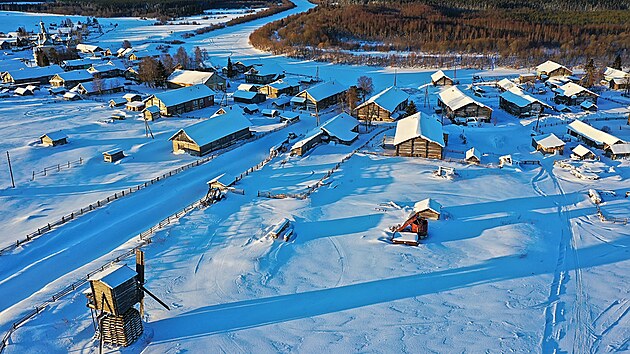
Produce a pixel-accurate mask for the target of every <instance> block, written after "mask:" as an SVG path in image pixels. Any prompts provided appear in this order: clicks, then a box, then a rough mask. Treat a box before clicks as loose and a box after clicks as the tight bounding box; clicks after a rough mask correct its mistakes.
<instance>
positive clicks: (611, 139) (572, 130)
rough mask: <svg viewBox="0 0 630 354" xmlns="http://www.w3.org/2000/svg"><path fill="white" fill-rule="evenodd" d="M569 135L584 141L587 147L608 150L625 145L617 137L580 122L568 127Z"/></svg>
mask: <svg viewBox="0 0 630 354" xmlns="http://www.w3.org/2000/svg"><path fill="white" fill-rule="evenodd" d="M567 128H568V129H567V134H569V135H571V136H574V137H576V138H578V139H580V140H582V141H583V142H584V143H586V145H588V146H592V147H596V148H599V149H604V150H606V149H607V148H608V147H610V146H612V145H615V144H619V143H623V142H624V141H623V140H621V139H619V138H617V137H616V136H614V135H612V134H609V133H606V132H604V131H601V130H599V129H597V128H594V127H592V126H590V125H588V124H586V123H584V122H582V121H580V120H577V119H576V120H574V121H573V122H571V123H570V124H569V126H568V127H567Z"/></svg>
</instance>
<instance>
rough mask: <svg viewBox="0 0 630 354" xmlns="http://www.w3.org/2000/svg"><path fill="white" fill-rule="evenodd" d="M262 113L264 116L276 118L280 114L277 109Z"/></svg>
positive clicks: (269, 109) (265, 110)
mask: <svg viewBox="0 0 630 354" xmlns="http://www.w3.org/2000/svg"><path fill="white" fill-rule="evenodd" d="M261 113H262V115H263V116H268V117H274V116H276V115H277V114H278V113H279V112H278V110H277V109H271V108H265V109H263V110H262V112H261Z"/></svg>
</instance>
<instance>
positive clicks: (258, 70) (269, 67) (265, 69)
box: [246, 63, 284, 76]
mask: <svg viewBox="0 0 630 354" xmlns="http://www.w3.org/2000/svg"><path fill="white" fill-rule="evenodd" d="M283 72H284V69H283V68H282V67H281V66H280V65H277V64H273V63H264V64H254V66H253V67H252V68H251V69H249V70H248V71H247V73H246V74H256V75H260V76H267V75H274V74H276V75H279V74H282V73H283Z"/></svg>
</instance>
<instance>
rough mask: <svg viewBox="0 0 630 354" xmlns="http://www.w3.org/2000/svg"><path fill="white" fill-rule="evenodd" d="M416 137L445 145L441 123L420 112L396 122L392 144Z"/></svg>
mask: <svg viewBox="0 0 630 354" xmlns="http://www.w3.org/2000/svg"><path fill="white" fill-rule="evenodd" d="M417 137H422V138H423V139H426V140H429V141H432V142H434V143H436V144H438V145H440V146H441V147H444V146H446V144H444V133H443V131H442V123H440V122H439V121H438V120H437V119H436V118H435V117H431V116H428V115H426V114H425V113H422V112H418V113H416V114H413V115H411V116H409V117H407V118H403V119H401V120H399V121H398V123H396V134H395V135H394V145H398V144H400V143H403V142H405V141H407V140H410V139H413V138H417Z"/></svg>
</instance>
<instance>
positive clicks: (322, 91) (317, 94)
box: [291, 80, 347, 112]
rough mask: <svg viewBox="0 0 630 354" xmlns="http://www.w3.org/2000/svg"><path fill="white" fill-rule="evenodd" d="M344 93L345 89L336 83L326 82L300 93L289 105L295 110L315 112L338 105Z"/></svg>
mask: <svg viewBox="0 0 630 354" xmlns="http://www.w3.org/2000/svg"><path fill="white" fill-rule="evenodd" d="M346 91H347V88H346V87H345V86H342V85H341V84H340V83H338V82H337V81H334V80H333V81H327V82H323V83H321V84H318V85H314V86H312V87H309V88H308V89H306V90H303V91H301V92H300V93H298V94H297V95H295V97H293V98H292V99H291V103H292V105H293V106H294V107H296V108H300V109H306V110H308V111H311V112H317V111H321V110H323V109H325V108H328V107H330V106H333V105H335V104H337V103H339V100H340V98H341V97H342V96H343V95H345V93H346Z"/></svg>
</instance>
